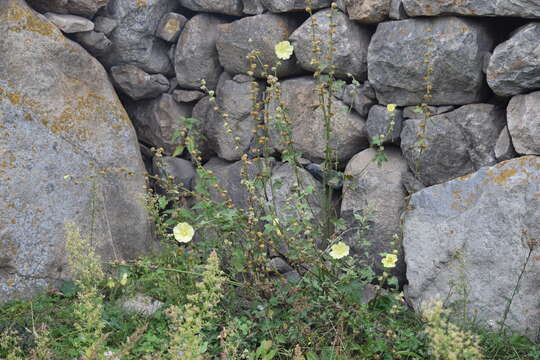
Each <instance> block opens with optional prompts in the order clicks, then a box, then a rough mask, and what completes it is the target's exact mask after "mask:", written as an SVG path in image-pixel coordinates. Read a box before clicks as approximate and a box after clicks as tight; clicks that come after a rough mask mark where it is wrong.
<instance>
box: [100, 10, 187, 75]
mask: <svg viewBox="0 0 540 360" xmlns="http://www.w3.org/2000/svg"><path fill="white" fill-rule="evenodd" d="M177 7H178V2H177V1H176V0H144V1H133V0H110V2H109V4H108V6H107V7H106V12H105V15H107V17H109V18H112V19H114V20H116V22H117V26H116V27H115V28H114V30H112V32H111V33H110V34H109V36H108V37H109V39H110V40H111V42H112V43H113V45H112V47H111V49H110V50H109V51H108V52H107V53H106V54H105V55H103V56H101V57H100V60H101V61H102V62H103V63H104V64H105V65H106V66H107V67H111V66H113V65H121V64H132V65H135V66H138V67H140V68H141V69H143V70H144V71H146V72H148V73H150V74H155V73H162V74H170V73H172V70H173V68H172V64H171V62H170V60H169V57H168V56H167V51H168V50H169V44H168V43H167V42H166V41H164V40H162V39H160V38H159V37H157V36H156V35H155V33H156V29H157V28H158V25H159V22H160V20H161V18H162V17H163V15H165V14H167V13H169V12H171V11H174V10H175V9H176V8H177Z"/></svg>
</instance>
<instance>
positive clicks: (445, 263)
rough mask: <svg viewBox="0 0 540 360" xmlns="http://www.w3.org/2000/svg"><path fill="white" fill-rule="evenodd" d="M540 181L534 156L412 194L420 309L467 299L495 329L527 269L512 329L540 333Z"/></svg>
mask: <svg viewBox="0 0 540 360" xmlns="http://www.w3.org/2000/svg"><path fill="white" fill-rule="evenodd" d="M539 178H540V157H537V156H527V157H522V158H517V159H512V160H509V161H506V162H502V163H500V164H497V165H496V166H493V167H486V168H482V169H481V170H479V171H478V172H476V173H474V174H472V175H470V176H465V177H463V178H458V179H455V180H452V181H450V182H448V183H445V184H442V185H440V186H433V187H430V188H427V189H424V190H422V191H420V192H418V193H416V194H414V195H412V197H411V200H410V203H409V205H410V206H409V208H410V209H411V210H408V211H406V212H405V213H404V216H403V220H404V222H403V245H404V249H405V261H406V263H407V279H408V280H409V286H408V289H407V291H406V297H407V298H408V300H409V302H410V303H411V304H412V305H413V306H414V308H415V309H416V310H421V309H422V308H423V307H424V306H426V305H428V304H429V303H431V302H433V301H436V300H440V301H445V299H447V301H446V302H447V303H448V304H451V303H453V302H459V304H458V307H459V308H460V309H462V308H463V304H464V301H465V305H466V309H467V312H468V313H469V315H470V316H471V318H475V319H477V320H478V321H479V322H480V323H485V324H487V325H491V326H495V325H496V324H497V322H499V321H501V320H502V319H503V316H504V312H505V309H506V308H507V305H508V298H510V297H512V294H513V291H514V289H515V288H516V284H517V282H518V277H519V276H520V274H521V273H522V270H523V268H524V264H527V265H526V267H525V271H524V272H523V277H522V278H521V281H520V283H519V288H518V291H517V293H516V294H515V296H514V299H513V301H512V303H511V306H510V308H509V313H508V317H507V319H506V325H508V326H510V327H512V328H514V329H516V330H519V331H521V332H523V333H525V334H527V335H529V336H530V337H531V338H533V337H534V336H535V335H536V330H537V329H538V328H539V327H540V314H539V313H538V307H537V306H538V278H539V277H540V262H538V261H536V260H535V259H536V258H538V256H540V247H539V246H538V239H540V225H539V224H540V197H539V196H538V194H540V181H539V180H538V179H539ZM532 240H535V241H536V242H532ZM535 244H536V245H535ZM527 258H529V261H528V262H526V260H527ZM463 294H466V295H463ZM497 328H498V326H497Z"/></svg>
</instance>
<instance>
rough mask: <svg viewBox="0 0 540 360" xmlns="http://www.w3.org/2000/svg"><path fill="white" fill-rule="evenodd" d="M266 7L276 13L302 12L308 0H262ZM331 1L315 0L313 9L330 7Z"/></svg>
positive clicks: (312, 5) (312, 4)
mask: <svg viewBox="0 0 540 360" xmlns="http://www.w3.org/2000/svg"><path fill="white" fill-rule="evenodd" d="M261 1H262V3H263V5H264V7H265V8H267V9H268V10H270V11H271V12H274V13H282V12H288V11H301V10H305V8H306V6H307V5H306V0H261ZM331 2H332V1H331V0H313V1H312V3H311V8H312V9H320V8H324V7H328V6H330V3H331Z"/></svg>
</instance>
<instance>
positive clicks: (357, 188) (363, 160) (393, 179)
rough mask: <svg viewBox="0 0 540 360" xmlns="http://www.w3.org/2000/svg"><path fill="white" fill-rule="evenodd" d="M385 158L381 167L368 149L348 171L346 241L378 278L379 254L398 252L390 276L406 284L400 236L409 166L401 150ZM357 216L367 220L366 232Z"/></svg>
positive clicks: (343, 206) (380, 268) (344, 207)
mask: <svg viewBox="0 0 540 360" xmlns="http://www.w3.org/2000/svg"><path fill="white" fill-rule="evenodd" d="M385 154H386V157H387V159H388V161H387V162H385V163H383V164H382V166H379V165H377V163H376V162H374V161H373V158H374V157H375V155H376V151H375V150H374V149H372V148H370V149H366V150H364V151H362V152H360V153H358V154H356V155H355V156H354V157H353V158H352V159H351V160H350V161H349V163H348V164H347V167H346V168H345V178H346V179H347V180H345V182H344V184H343V200H342V203H341V216H342V218H343V219H344V220H345V221H346V224H347V226H348V228H347V230H345V232H344V239H345V240H346V242H347V243H349V245H350V246H351V247H352V249H353V252H354V253H355V254H356V255H357V256H359V257H361V258H362V259H363V260H364V261H365V262H366V263H367V264H369V265H371V266H372V267H373V268H374V270H375V271H376V272H377V273H379V274H380V273H382V272H383V271H385V269H384V268H383V266H382V264H381V259H382V258H381V256H380V255H379V254H381V253H391V252H393V251H394V250H398V251H399V256H398V260H399V261H398V263H397V264H396V267H395V268H394V269H392V270H391V271H390V272H391V273H392V274H393V275H395V276H397V277H398V278H399V279H400V280H401V281H403V280H404V279H405V263H404V261H403V251H402V249H401V243H400V241H399V235H400V234H401V223H400V216H401V212H402V211H403V210H404V208H405V205H406V202H405V196H406V195H407V193H406V192H405V188H404V187H403V184H402V182H403V177H404V176H405V174H406V173H407V162H406V161H405V160H404V159H403V157H402V156H401V152H400V151H399V149H396V148H392V147H389V148H386V149H385ZM355 214H356V215H360V216H365V217H366V218H367V229H366V228H364V227H363V224H362V223H361V222H360V221H358V220H356V219H355V217H354V215H355ZM366 243H367V244H366ZM366 252H367V253H368V254H366ZM386 271H389V270H388V269H386Z"/></svg>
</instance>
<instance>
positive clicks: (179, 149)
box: [172, 145, 185, 157]
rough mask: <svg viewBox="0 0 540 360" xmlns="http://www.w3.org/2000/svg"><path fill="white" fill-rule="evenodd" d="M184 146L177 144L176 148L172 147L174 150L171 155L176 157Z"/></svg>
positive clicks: (182, 150)
mask: <svg viewBox="0 0 540 360" xmlns="http://www.w3.org/2000/svg"><path fill="white" fill-rule="evenodd" d="M184 149H185V146H183V145H178V146H177V147H176V149H174V152H173V153H172V157H176V156H178V155H180V154H182V153H183V152H184Z"/></svg>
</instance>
